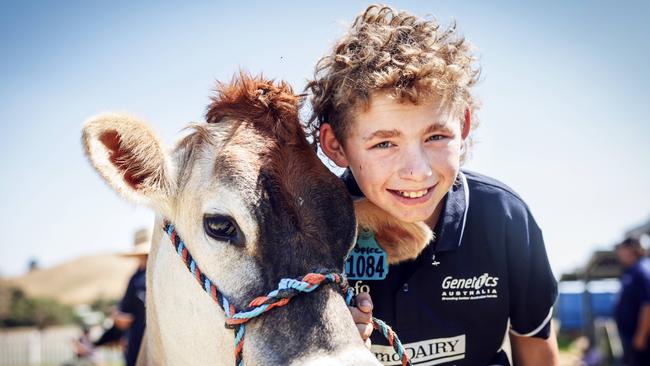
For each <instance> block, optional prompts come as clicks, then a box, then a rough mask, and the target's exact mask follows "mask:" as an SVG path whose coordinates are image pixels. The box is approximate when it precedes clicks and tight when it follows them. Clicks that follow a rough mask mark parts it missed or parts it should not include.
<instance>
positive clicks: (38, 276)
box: [3, 254, 137, 305]
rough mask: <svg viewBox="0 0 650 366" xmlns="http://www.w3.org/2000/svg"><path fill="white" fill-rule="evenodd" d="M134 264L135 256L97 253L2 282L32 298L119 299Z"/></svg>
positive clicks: (71, 301) (80, 301) (76, 301)
mask: <svg viewBox="0 0 650 366" xmlns="http://www.w3.org/2000/svg"><path fill="white" fill-rule="evenodd" d="M136 267H137V262H136V260H135V259H131V258H125V257H121V256H119V255H115V254H99V255H92V256H85V257H80V258H77V259H75V260H72V261H69V262H66V263H62V264H60V265H57V266H54V267H50V268H45V269H37V270H34V271H31V272H29V273H27V274H25V275H23V276H19V277H13V278H7V279H4V281H3V282H4V283H3V285H4V286H12V287H18V288H20V289H22V290H23V291H25V293H26V294H28V295H29V296H32V297H47V298H52V299H55V300H57V301H59V302H61V303H63V304H68V305H78V304H89V303H92V302H93V301H94V300H96V299H98V298H104V299H119V298H121V297H122V295H123V294H124V290H125V289H126V285H127V282H128V280H129V278H130V277H131V275H132V274H133V272H134V271H135V269H136Z"/></svg>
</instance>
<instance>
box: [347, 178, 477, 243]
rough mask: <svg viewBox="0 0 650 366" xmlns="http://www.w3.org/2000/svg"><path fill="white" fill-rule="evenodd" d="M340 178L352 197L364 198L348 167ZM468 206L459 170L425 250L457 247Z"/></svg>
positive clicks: (467, 194) (356, 198) (467, 188)
mask: <svg viewBox="0 0 650 366" xmlns="http://www.w3.org/2000/svg"><path fill="white" fill-rule="evenodd" d="M341 179H342V180H343V182H344V183H345V186H346V187H347V189H348V192H349V193H350V195H352V199H354V200H358V199H361V198H364V195H363V192H361V189H360V188H359V185H358V184H357V182H356V180H355V179H354V176H353V175H352V172H351V171H350V169H346V170H345V172H343V175H342V176H341ZM468 207H469V187H468V186H467V178H466V177H465V174H463V172H462V171H461V172H459V173H458V177H457V178H456V182H455V183H454V184H453V185H452V186H451V188H450V189H449V192H447V195H446V196H445V198H444V206H443V209H442V213H441V214H440V219H438V223H437V224H436V227H435V229H434V232H435V237H436V238H435V240H434V242H433V244H434V245H429V246H427V248H426V249H425V250H433V251H435V252H436V253H437V252H442V251H447V250H453V249H456V248H458V247H459V246H460V243H461V241H462V240H463V233H464V232H465V223H466V221H467V211H468V210H467V208H468ZM432 247H433V248H432Z"/></svg>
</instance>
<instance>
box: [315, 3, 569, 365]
mask: <svg viewBox="0 0 650 366" xmlns="http://www.w3.org/2000/svg"><path fill="white" fill-rule="evenodd" d="M473 60H474V59H473V56H472V55H471V52H470V47H469V45H468V44H467V43H466V42H465V41H464V39H462V38H458V37H457V36H456V35H455V29H454V27H451V28H450V29H447V30H444V29H442V28H440V27H439V26H438V25H437V24H436V23H434V22H433V21H429V20H422V19H418V18H417V17H415V16H413V15H410V14H408V13H406V12H396V11H394V10H393V9H391V8H389V7H384V6H376V5H375V6H371V7H369V8H368V9H367V10H366V11H365V12H364V13H363V14H362V15H360V16H359V17H357V18H356V20H355V21H354V23H353V25H352V27H351V29H350V32H349V33H348V34H347V35H346V36H344V37H343V38H342V39H341V40H339V41H338V42H337V43H336V44H335V46H334V49H333V51H332V53H331V54H329V55H326V56H325V57H323V58H322V59H321V60H320V61H319V63H318V65H317V67H316V73H315V78H314V80H312V81H311V82H310V83H309V85H308V89H309V91H310V92H311V94H312V97H311V102H312V105H313V109H314V114H313V116H312V118H311V120H310V122H309V126H308V127H309V128H310V130H311V132H312V134H313V137H314V141H315V142H317V143H318V144H320V147H321V149H322V150H323V152H324V153H325V154H326V155H327V156H328V157H329V158H330V159H331V160H332V161H334V162H335V163H336V164H337V165H339V166H341V167H346V168H347V170H346V171H345V173H344V174H343V176H342V179H343V180H344V182H345V183H346V185H347V186H348V189H349V191H350V193H351V194H352V195H353V196H357V198H363V197H365V198H366V199H368V200H369V201H371V202H372V203H374V204H375V205H376V206H378V207H379V208H381V209H382V210H383V211H385V213H386V214H387V215H392V216H393V217H394V218H396V219H398V220H401V221H403V222H424V223H426V224H427V225H428V226H429V227H430V228H432V229H433V231H434V233H435V239H434V240H433V241H432V242H431V243H430V244H429V245H428V246H427V247H426V248H424V249H423V250H422V251H421V252H420V253H419V254H418V255H417V257H416V258H412V259H411V260H407V261H404V262H400V263H398V264H392V265H390V266H389V267H388V268H385V269H384V268H383V267H382V268H377V270H376V271H374V270H373V271H365V272H364V273H363V274H362V275H359V273H358V272H359V271H358V268H356V269H353V266H361V265H362V266H365V267H366V268H368V267H367V266H368V265H371V264H374V263H378V262H377V261H381V257H375V258H373V259H372V261H371V260H370V257H368V256H367V257H365V258H364V257H363V255H360V257H359V258H355V260H354V261H353V262H354V263H350V264H348V265H347V266H346V270H347V272H348V277H349V278H350V280H351V281H350V282H351V285H352V286H353V287H355V288H356V289H357V292H364V293H365V294H360V295H359V297H358V304H359V308H358V309H357V308H351V310H350V311H351V312H352V315H353V318H354V319H355V322H356V323H357V325H358V327H359V330H360V333H361V335H362V337H363V338H367V337H368V336H369V335H370V333H371V332H372V328H371V327H370V326H369V322H370V316H371V314H372V312H373V311H374V316H377V317H378V318H380V319H382V320H384V321H386V322H387V323H388V324H390V325H391V326H392V327H393V329H394V330H395V331H396V332H397V334H398V335H399V336H400V338H401V340H402V343H404V346H405V348H406V351H407V354H408V356H409V357H410V358H411V361H412V362H413V363H414V364H418V365H438V364H444V365H451V364H453V365H495V364H498V365H505V364H508V360H507V357H506V356H505V353H504V352H503V351H502V350H501V346H502V343H503V340H504V338H505V335H506V334H508V329H509V332H510V339H511V343H512V348H513V356H514V360H515V362H516V363H517V364H522V365H554V364H557V362H558V361H557V344H556V343H555V337H554V333H553V330H552V329H551V323H550V319H551V313H552V304H553V302H554V301H555V297H556V295H557V289H556V282H555V279H554V277H553V274H552V272H551V270H550V266H549V264H548V260H547V258H546V252H545V249H544V243H543V239H542V234H541V231H540V229H539V228H538V227H537V224H536V223H535V221H534V219H533V217H532V215H531V214H530V212H529V210H528V207H527V206H526V204H525V203H524V202H523V201H522V200H521V199H520V198H519V197H518V196H517V195H516V194H515V193H514V192H512V190H510V189H509V188H508V187H506V186H505V185H503V184H502V183H500V182H498V181H496V180H493V179H491V178H488V177H485V176H482V175H479V174H475V173H470V172H463V171H461V170H460V166H461V164H462V163H463V161H464V159H465V156H466V154H467V150H468V146H470V132H471V131H472V129H473V128H474V127H476V123H475V122H473V121H472V117H473V112H474V111H475V109H476V104H475V101H474V99H473V97H472V95H471V93H470V89H471V87H472V86H473V85H474V84H475V82H476V79H477V76H478V71H477V70H476V69H475V68H474V67H473ZM357 245H359V243H358V244H357ZM381 263H383V262H381ZM351 272H352V273H351ZM371 298H372V301H374V309H373V305H372V302H371V301H370V299H371ZM376 333H377V332H375V334H373V335H372V351H373V352H374V353H375V356H376V357H377V358H378V359H379V361H380V362H382V363H383V364H386V365H397V364H400V362H399V358H398V357H397V356H396V354H394V352H393V351H392V349H391V348H390V347H387V346H386V345H387V343H386V341H385V339H383V337H382V336H381V335H378V334H376Z"/></svg>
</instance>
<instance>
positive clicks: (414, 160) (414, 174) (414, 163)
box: [399, 149, 433, 182]
mask: <svg viewBox="0 0 650 366" xmlns="http://www.w3.org/2000/svg"><path fill="white" fill-rule="evenodd" d="M402 161H403V162H404V165H402V167H401V168H400V170H399V177H400V178H401V179H405V180H413V181H417V182H420V181H423V180H426V179H427V178H429V177H430V176H432V175H433V171H432V170H431V166H430V165H429V160H428V159H427V156H426V153H425V152H424V151H422V150H421V149H414V150H412V151H410V152H406V154H404V156H403V157H402Z"/></svg>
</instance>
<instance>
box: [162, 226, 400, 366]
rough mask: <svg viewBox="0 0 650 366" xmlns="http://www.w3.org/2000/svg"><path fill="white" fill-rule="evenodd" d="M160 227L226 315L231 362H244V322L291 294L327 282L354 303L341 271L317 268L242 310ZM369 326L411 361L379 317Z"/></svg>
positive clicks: (171, 233)
mask: <svg viewBox="0 0 650 366" xmlns="http://www.w3.org/2000/svg"><path fill="white" fill-rule="evenodd" d="M163 230H164V231H165V232H166V233H167V235H169V237H170V239H171V243H172V245H173V246H174V249H175V250H176V253H177V254H178V256H179V257H180V258H181V260H182V261H183V263H184V264H185V267H186V268H187V269H188V270H189V271H190V273H191V274H192V276H193V277H194V278H195V279H196V281H197V282H198V283H199V285H200V286H201V288H203V290H204V291H205V292H206V293H208V295H210V297H211V298H212V300H214V302H216V303H217V304H218V305H219V306H220V307H221V308H222V309H223V311H224V313H225V315H226V324H225V326H226V328H229V329H233V330H234V332H235V365H236V366H244V360H243V349H244V335H245V332H246V327H245V324H246V323H247V322H248V321H249V320H251V319H253V318H256V317H258V316H260V315H262V314H264V313H265V312H267V311H269V310H271V309H273V308H277V307H281V306H285V305H287V304H288V303H289V301H290V300H291V298H293V297H294V296H296V295H298V294H301V293H308V292H312V291H314V290H316V289H317V288H319V287H322V286H324V285H327V284H337V285H338V286H339V289H340V290H341V292H342V294H343V295H344V297H345V302H346V304H348V306H352V305H353V304H354V290H353V289H352V288H350V287H349V286H348V281H347V279H346V277H345V275H344V274H339V273H336V272H333V271H320V272H317V273H308V274H307V275H305V276H304V277H302V278H298V279H292V278H283V279H281V280H280V283H279V284H278V288H277V289H275V290H273V291H271V292H269V293H268V294H267V295H266V296H259V297H256V298H255V299H253V301H251V302H250V303H249V304H248V307H247V308H245V309H242V310H239V311H238V310H237V309H236V308H235V306H234V305H233V304H232V303H231V302H230V301H228V298H227V297H226V296H224V295H223V293H222V292H221V291H219V290H218V289H217V286H215V284H214V281H212V280H210V279H209V278H208V276H206V275H205V274H204V273H203V272H202V271H201V270H200V269H199V266H198V264H197V263H196V261H194V258H193V257H192V254H190V252H189V250H188V249H187V247H186V246H185V243H184V242H183V240H182V239H181V237H180V236H179V235H178V233H177V232H176V229H175V228H174V226H173V225H172V224H171V223H170V222H169V221H166V220H165V221H164V223H163ZM372 321H373V327H374V328H375V329H378V330H379V331H380V332H381V333H382V334H383V335H384V336H385V337H386V339H388V342H389V344H390V345H391V346H393V348H394V349H395V352H397V354H398V355H399V356H400V358H401V360H402V365H404V366H406V365H410V364H411V363H410V362H409V360H408V357H407V356H406V353H405V351H404V347H403V346H402V343H401V342H400V340H399V338H398V337H397V335H396V334H395V332H393V330H392V329H391V328H390V327H389V326H388V325H386V323H384V322H383V321H381V320H379V319H377V318H374V317H373V318H372Z"/></svg>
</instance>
